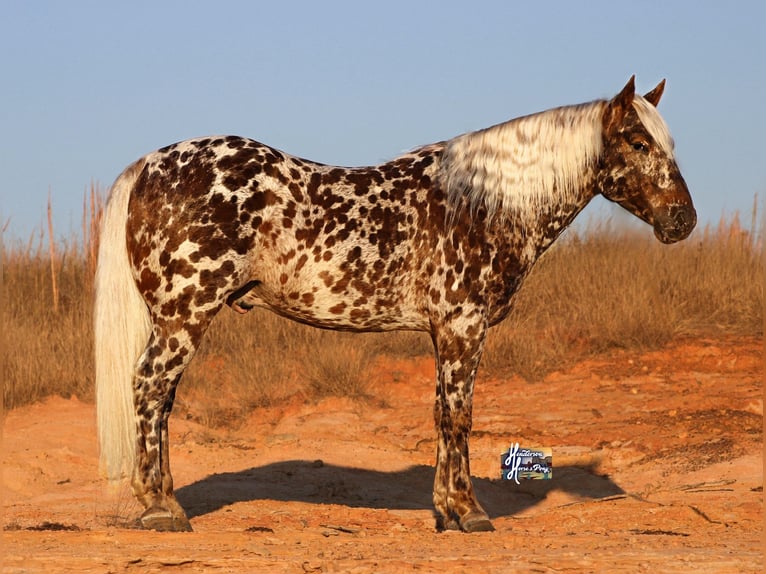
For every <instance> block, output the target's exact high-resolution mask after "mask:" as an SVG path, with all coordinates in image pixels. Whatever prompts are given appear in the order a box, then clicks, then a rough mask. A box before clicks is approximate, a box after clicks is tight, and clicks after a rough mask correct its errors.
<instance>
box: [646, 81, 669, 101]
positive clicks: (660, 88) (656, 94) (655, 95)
mask: <svg viewBox="0 0 766 574" xmlns="http://www.w3.org/2000/svg"><path fill="white" fill-rule="evenodd" d="M664 91H665V80H664V79H663V80H662V81H661V82H660V83H659V84H657V87H656V88H654V89H653V90H652V91H651V92H649V93H648V94H646V95H645V96H644V99H646V101H647V102H649V103H650V104H652V105H653V106H654V107H655V108H656V107H657V104H659V103H660V98H661V97H662V92H664Z"/></svg>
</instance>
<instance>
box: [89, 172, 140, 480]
mask: <svg viewBox="0 0 766 574" xmlns="http://www.w3.org/2000/svg"><path fill="white" fill-rule="evenodd" d="M143 166H144V161H143V160H139V161H137V162H135V163H134V164H132V165H131V166H129V167H128V168H127V169H126V170H125V171H124V172H122V174H121V175H120V176H119V177H118V178H117V180H116V181H115V182H114V185H113V186H112V189H111V191H110V193H109V199H108V201H107V205H106V210H105V212H104V217H103V220H102V222H101V232H100V237H99V242H100V243H99V250H98V267H97V268H96V281H95V286H96V289H95V305H94V314H93V320H94V335H95V353H96V356H95V359H96V415H97V421H98V440H99V446H100V463H101V469H102V470H103V471H105V472H106V475H107V476H108V477H109V479H110V480H117V479H119V478H121V477H123V476H125V474H126V472H127V473H132V471H133V467H134V465H135V459H136V426H135V414H134V412H135V411H134V407H133V404H134V403H133V371H134V369H135V367H136V364H137V363H138V359H139V357H140V356H141V354H142V353H143V350H144V347H145V346H146V343H147V341H148V340H149V335H150V333H151V321H150V317H149V310H148V308H147V306H146V303H145V302H144V300H143V298H142V297H141V294H140V293H139V291H138V287H137V286H136V282H135V279H134V277H133V274H132V272H131V267H130V261H129V259H128V247H127V236H126V223H127V219H128V201H129V199H130V196H131V192H132V190H133V187H134V185H135V182H136V179H137V178H138V175H139V174H140V172H141V169H142V168H143Z"/></svg>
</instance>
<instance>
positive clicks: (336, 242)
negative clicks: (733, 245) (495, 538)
mask: <svg viewBox="0 0 766 574" xmlns="http://www.w3.org/2000/svg"><path fill="white" fill-rule="evenodd" d="M663 88H664V81H663V82H661V83H660V84H659V85H658V86H657V87H656V88H654V89H653V90H652V91H651V92H649V93H648V94H646V95H645V96H643V97H642V96H641V95H638V94H636V93H635V88H634V80H633V78H631V79H630V81H629V82H628V83H627V85H626V86H625V88H624V89H623V90H622V91H621V92H620V93H619V94H618V95H617V96H616V97H615V98H614V99H612V100H599V101H594V102H590V103H586V104H581V105H575V106H568V107H562V108H557V109H553V110H549V111H546V112H542V113H539V114H535V115H531V116H527V117H522V118H519V119H515V120H511V121H508V122H506V123H502V124H499V125H496V126H494V127H490V128H487V129H484V130H480V131H477V132H473V133H468V134H464V135H461V136H458V137H456V138H454V139H452V140H449V141H446V142H440V143H436V144H432V145H427V146H425V147H422V148H419V149H416V150H414V151H412V152H411V153H407V154H405V155H403V156H401V157H398V158H396V159H394V160H392V161H389V162H388V163H384V164H382V165H378V166H374V167H360V168H342V167H331V166H326V165H321V164H318V163H314V162H311V161H306V160H303V159H299V158H297V157H293V156H290V155H287V154H285V153H283V152H281V151H278V150H276V149H273V148H270V147H268V146H265V145H263V144H260V143H258V142H255V141H252V140H249V139H245V138H242V137H234V136H227V137H208V138H204V139H194V140H189V141H184V142H181V143H177V144H174V145H171V146H169V147H166V148H163V149H161V150H159V151H156V152H154V153H151V154H149V155H147V156H145V157H143V158H141V159H140V160H138V161H137V162H135V163H133V164H132V165H131V166H129V167H128V168H127V169H126V170H125V171H124V172H123V173H122V175H120V176H119V178H118V179H117V181H116V182H115V184H114V186H113V187H112V190H111V194H110V198H109V202H108V205H107V208H106V212H105V216H104V221H103V228H102V231H101V245H100V251H99V262H98V272H97V277H96V304H95V329H96V390H97V404H98V422H99V439H100V444H101V457H102V462H103V465H104V467H105V470H106V472H107V474H108V475H109V477H111V478H119V477H120V476H123V473H125V472H127V473H130V474H131V475H132V486H133V492H134V493H135V495H136V497H137V498H138V499H139V500H140V501H141V503H142V504H143V505H144V507H145V508H146V511H145V512H144V513H143V514H142V516H141V522H142V524H143V526H144V527H145V528H152V529H157V530H189V529H191V525H190V523H189V521H188V519H187V517H186V515H185V513H184V511H183V509H182V508H181V506H180V504H179V503H178V502H177V500H176V498H175V496H174V494H173V480H172V478H171V474H170V462H169V450H170V449H169V445H168V417H169V416H170V411H171V408H172V406H173V399H174V396H175V392H176V385H177V384H178V381H179V379H180V378H181V375H182V373H183V371H184V368H185V367H186V366H187V365H188V364H189V361H190V360H191V358H192V357H193V356H194V352H195V350H196V349H197V348H198V346H199V344H200V341H201V340H202V337H203V335H204V333H205V331H206V329H207V328H208V326H209V325H210V322H211V321H212V319H213V317H214V316H215V315H216V313H218V311H219V310H220V309H221V308H222V307H223V306H224V304H228V305H230V306H231V307H232V308H233V309H234V310H236V311H238V312H241V313H245V312H246V311H248V310H249V309H251V308H252V307H255V306H258V307H265V308H267V309H271V310H272V311H274V312H276V313H279V314H280V315H284V316H285V317H289V318H291V319H295V320H296V321H301V322H303V323H308V324H310V325H315V326H317V327H323V328H327V329H338V330H349V331H385V330H395V329H410V330H416V331H426V332H428V333H430V335H431V338H432V340H433V345H434V351H435V357H436V365H437V372H438V375H437V383H436V404H435V407H434V418H435V421H436V431H437V434H438V448H437V452H436V478H435V480H434V490H433V500H434V505H435V507H436V511H437V517H438V518H437V527H438V528H439V529H444V528H449V529H455V528H460V529H462V530H464V531H467V532H471V531H478V530H492V529H493V527H492V524H491V522H490V521H489V517H488V515H487V513H486V512H485V511H484V510H483V509H482V507H481V506H480V505H479V502H478V501H477V500H476V496H475V495H474V491H473V487H472V485H471V478H470V468H469V461H468V436H469V433H470V430H471V408H472V395H473V383H474V377H475V375H476V369H477V367H478V365H479V359H480V357H481V354H482V349H483V347H484V340H485V336H486V333H487V329H488V328H489V327H490V326H492V325H494V324H496V323H498V322H499V321H501V320H502V319H503V318H504V317H505V316H506V315H507V314H508V312H509V310H510V308H511V305H512V303H513V298H514V294H515V293H516V292H517V291H518V289H519V286H520V285H521V283H522V281H523V279H524V277H526V275H527V274H528V273H529V271H530V269H531V268H532V266H533V264H534V263H535V261H536V260H537V259H538V258H539V257H540V255H542V254H543V252H544V251H545V250H546V249H547V248H548V247H549V246H550V245H551V243H552V242H553V241H554V240H555V239H556V238H557V237H558V235H559V234H560V233H561V232H562V231H563V230H564V229H565V228H566V227H567V226H568V225H569V224H570V223H571V222H572V220H573V219H574V217H575V216H576V215H577V214H578V213H579V212H580V211H581V210H582V209H583V208H584V207H585V205H586V204H587V203H588V202H589V201H590V200H591V199H592V198H593V197H594V196H596V195H598V194H601V195H603V196H604V197H606V198H607V199H609V200H611V201H613V202H616V203H618V204H620V205H621V206H623V207H624V208H625V209H627V210H628V211H630V212H631V213H633V214H634V215H636V216H637V217H639V218H641V219H642V220H644V221H646V222H647V223H649V224H650V225H652V226H653V228H654V234H655V235H656V236H657V238H658V239H659V240H660V241H662V242H663V243H672V242H674V241H679V240H681V239H684V238H685V237H686V236H688V235H689V233H690V232H691V231H692V229H693V228H694V225H695V223H696V213H695V210H694V208H693V206H692V201H691V198H690V196H689V192H688V190H687V188H686V184H685V183H684V180H683V178H682V177H681V174H680V173H679V170H678V167H677V166H676V162H675V160H674V156H673V141H672V139H671V137H670V134H669V132H668V129H667V127H666V125H665V122H664V121H663V120H662V118H661V117H660V115H659V113H658V112H657V111H656V109H655V107H656V105H657V102H658V101H659V99H660V96H661V95H662V91H663ZM605 272H606V270H605ZM255 360H257V358H256V359H255Z"/></svg>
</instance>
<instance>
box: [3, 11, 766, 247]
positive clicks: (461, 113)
mask: <svg viewBox="0 0 766 574" xmlns="http://www.w3.org/2000/svg"><path fill="white" fill-rule="evenodd" d="M764 22H766V3H764V2H761V1H759V0H753V1H750V2H744V1H742V2H736V1H733V2H720V1H716V2H713V1H691V0H689V1H680V0H676V1H671V0H659V1H642V2H618V1H615V0H609V1H601V0H599V1H588V2H585V1H580V2H578V1H567V2H557V1H549V2H544V3H543V2H539V3H538V2H523V3H522V2H512V1H510V0H508V1H497V2H480V1H477V2H465V1H462V2H457V1H447V0H445V1H414V0H403V1H402V0H386V1H384V2H382V1H377V2H372V1H361V0H358V1H348V2H336V1H331V0H325V1H323V2H314V1H311V2H290V1H281V2H268V3H267V2H256V1H243V0H242V1H226V0H220V1H218V2H215V3H213V2H191V1H179V0H176V1H168V0H163V1H152V2H147V1H134V2H130V3H127V2H122V3H116V2H103V1H98V2H96V1H94V2H84V1H77V0H71V1H67V2H59V1H48V2H45V1H38V2H32V1H30V2H21V1H17V2H4V3H3V4H2V7H0V62H1V64H0V70H2V76H3V80H2V86H3V88H2V104H3V105H2V106H1V107H0V126H1V127H0V130H2V131H1V132H0V133H2V136H3V137H2V139H0V142H1V143H0V146H1V148H0V199H1V200H2V202H1V203H0V217H2V224H3V225H5V224H6V223H8V234H7V235H6V238H7V237H9V236H10V237H12V238H17V239H21V240H25V239H27V238H28V237H29V236H30V234H31V233H32V232H33V230H34V229H36V228H37V229H39V228H40V226H41V224H42V222H43V221H44V217H45V209H46V202H47V197H48V193H49V190H50V193H51V197H52V201H53V209H54V213H55V215H56V219H55V225H56V230H57V234H59V235H62V236H69V235H71V234H72V233H75V234H76V233H77V230H79V228H80V217H81V215H80V214H81V209H82V200H83V194H84V192H85V190H86V188H87V187H88V186H89V185H90V183H91V181H95V182H97V183H99V184H100V185H101V186H102V187H104V188H106V187H108V186H109V185H110V184H111V182H112V181H113V180H114V178H115V177H116V176H117V175H118V174H119V172H120V171H121V170H122V169H123V168H124V167H125V166H126V165H127V164H128V163H130V162H132V161H133V160H134V159H136V158H138V157H140V156H141V155H144V154H145V153H148V152H149V151H152V150H154V149H156V148H158V147H162V146H164V145H167V144H169V143H172V142H175V141H178V140H182V139H185V138H189V137H194V136H199V135H209V134H221V133H227V134H228V133H233V134H238V135H244V136H248V137H252V138H254V139H257V140H259V141H262V142H264V143H267V144H269V145H272V146H275V147H278V148H280V149H283V150H285V151H287V152H289V153H292V154H296V155H299V156H303V157H306V158H309V159H313V160H317V161H322V162H326V163H332V164H338V165H363V164H374V163H379V162H381V161H384V160H386V159H389V158H391V157H394V156H396V155H398V154H399V153H401V152H403V151H405V150H408V149H411V148H413V147H415V146H418V145H421V144H426V143H429V142H433V141H437V140H441V139H446V138H450V137H453V136H455V135H458V134H459V133H462V132H465V131H469V130H474V129H479V128H482V127H486V126H488V125H491V124H495V123H499V122H501V121H505V120H507V119H510V118H512V117H516V116H519V115H523V114H527V113H531V112H535V111H540V110H543V109H547V108H550V107H554V106H558V105H564V104H573V103H578V102H582V101H588V100H592V99H596V98H603V97H610V96H612V95H614V94H615V93H616V92H618V91H619V90H620V89H621V88H622V86H623V85H624V84H625V82H626V81H627V79H628V78H629V77H630V75H631V74H636V76H637V84H638V87H639V89H640V90H642V91H648V90H649V89H651V88H652V87H654V85H655V84H656V83H657V82H658V81H659V80H660V79H662V78H667V81H668V85H667V88H666V92H665V96H664V98H663V101H662V102H661V104H660V111H661V113H662V114H663V116H664V117H665V119H666V121H667V122H668V124H669V126H670V129H671V132H672V133H673V136H674V138H675V140H676V148H677V157H678V160H679V164H680V166H681V169H682V172H683V174H684V176H685V177H686V180H687V182H688V184H689V188H690V190H691V192H692V195H693V197H694V199H695V203H696V204H697V209H698V212H699V216H700V219H701V221H702V222H703V223H704V222H713V223H715V222H716V221H718V219H719V218H720V216H721V214H722V213H729V214H730V213H732V212H734V211H740V212H741V213H742V215H743V220H744V222H745V223H749V221H750V213H751V211H752V205H753V197H754V195H755V194H756V193H758V194H759V198H760V201H761V204H762V203H763V198H764V196H766V151H765V150H764V139H766V111H765V110H766V74H764V72H766V68H764V57H766V33H765V32H764ZM594 203H595V205H594V207H593V208H589V212H590V213H592V214H594V215H593V216H596V217H602V216H604V217H608V216H609V215H610V214H612V213H613V212H612V211H610V210H609V209H607V208H605V207H604V205H605V204H606V202H605V200H603V199H600V198H597V200H596V201H595V202H594ZM585 217H588V216H585Z"/></svg>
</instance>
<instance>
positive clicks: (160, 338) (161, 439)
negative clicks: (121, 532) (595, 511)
mask: <svg viewBox="0 0 766 574" xmlns="http://www.w3.org/2000/svg"><path fill="white" fill-rule="evenodd" d="M220 307H221V304H219V305H217V306H216V307H215V308H213V309H210V310H208V311H205V312H200V311H198V312H196V313H194V314H192V315H190V316H193V317H195V319H194V322H192V321H191V320H190V319H187V320H185V321H183V326H182V327H181V328H178V327H176V326H177V325H178V324H179V322H178V319H175V320H174V318H172V317H166V318H162V319H160V318H155V319H154V328H153V330H152V335H151V337H150V339H149V342H148V343H147V345H146V348H145V350H144V353H143V355H142V356H141V359H140V360H139V363H138V366H137V369H136V373H135V377H134V383H133V392H134V403H135V416H136V421H135V424H136V434H137V442H136V463H135V469H134V474H133V480H132V486H133V493H134V494H135V496H136V498H137V499H138V500H139V501H140V502H141V503H142V504H143V506H144V508H145V511H144V513H143V514H142V515H141V518H140V521H141V525H142V526H143V527H144V528H146V529H151V530H173V531H188V530H191V524H190V522H189V520H188V518H187V516H186V513H185V512H184V510H183V508H182V507H181V505H180V504H179V503H178V501H177V500H176V498H175V494H174V493H173V478H172V475H171V472H170V448H169V437H168V419H169V417H170V413H171V410H172V408H173V401H174V399H175V393H176V387H177V385H178V382H179V380H180V379H181V375H182V374H183V372H184V369H185V368H186V366H187V365H188V364H189V361H190V360H191V358H192V357H193V355H194V353H195V351H196V350H197V347H198V346H199V343H200V341H201V340H202V336H203V335H204V333H205V331H206V330H207V327H208V326H209V324H210V321H211V320H212V319H213V317H214V316H215V314H216V313H217V311H218V309H220ZM170 325H174V327H173V328H171V327H170Z"/></svg>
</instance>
